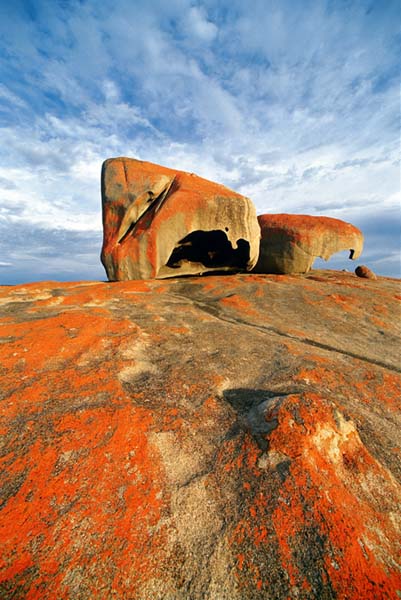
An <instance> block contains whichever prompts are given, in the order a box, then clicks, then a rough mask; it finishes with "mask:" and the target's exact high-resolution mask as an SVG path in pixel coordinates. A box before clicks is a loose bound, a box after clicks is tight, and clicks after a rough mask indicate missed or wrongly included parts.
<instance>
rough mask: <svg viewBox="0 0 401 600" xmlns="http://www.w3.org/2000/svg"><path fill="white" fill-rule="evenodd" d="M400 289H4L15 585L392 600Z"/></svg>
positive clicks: (244, 278) (3, 488) (174, 598)
mask: <svg viewBox="0 0 401 600" xmlns="http://www.w3.org/2000/svg"><path fill="white" fill-rule="evenodd" d="M400 300H401V296H400V289H399V281H395V280H389V279H385V278H378V279H377V280H372V281H371V280H366V279H360V278H358V277H356V276H355V275H354V274H350V273H340V272H333V271H332V272H324V271H313V272H311V273H310V274H308V275H306V276H304V277H296V276H285V275H278V276H277V275H268V276H265V275H255V274H252V273H251V274H246V275H226V276H224V277H220V276H213V275H212V276H210V277H199V278H197V277H193V278H185V279H183V278H176V279H168V280H164V281H160V280H151V281H129V282H119V283H95V282H86V283H85V282H81V283H56V282H44V283H35V284H30V285H24V286H16V287H12V286H10V287H2V288H0V323H1V329H0V342H1V344H0V372H1V389H0V394H1V401H2V413H1V441H2V456H1V460H2V468H1V471H0V494H1V503H2V504H1V506H2V510H1V513H0V597H1V598H2V599H11V598H13V599H14V598H15V599H17V598H18V599H22V598H24V599H25V598H32V599H35V598H40V599H41V600H53V599H54V598H60V599H74V600H75V599H79V600H92V599H94V598H96V599H99V600H109V599H111V598H113V599H116V600H120V599H121V600H126V599H128V598H129V599H133V600H134V599H135V600H266V599H268V598H271V599H275V600H287V599H288V598H291V599H293V598H294V599H295V598H297V599H300V600H311V599H312V600H313V599H315V600H321V599H322V598H324V599H333V600H334V599H337V600H340V599H342V600H361V599H366V600H367V599H376V598H377V599H388V600H390V599H394V598H397V592H398V593H399V590H401V577H400V565H399V557H400V540H401V535H400V524H401V518H400V516H401V515H400V506H401V486H400V481H401V468H400V447H399V444H400V435H399V432H400V425H401V423H400V398H401V393H400V388H401V385H400V362H399V347H400V337H401V330H400V327H401V323H400V319H399V318H398V317H399V307H400Z"/></svg>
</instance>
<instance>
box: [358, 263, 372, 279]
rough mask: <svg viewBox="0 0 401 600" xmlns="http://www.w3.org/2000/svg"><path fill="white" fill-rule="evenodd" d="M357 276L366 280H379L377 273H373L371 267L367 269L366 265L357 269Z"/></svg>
mask: <svg viewBox="0 0 401 600" xmlns="http://www.w3.org/2000/svg"><path fill="white" fill-rule="evenodd" d="M355 275H357V276H358V277H364V278H365V279H377V276H376V273H373V271H371V270H370V269H369V267H366V266H365V265H359V266H358V267H357V268H356V269H355Z"/></svg>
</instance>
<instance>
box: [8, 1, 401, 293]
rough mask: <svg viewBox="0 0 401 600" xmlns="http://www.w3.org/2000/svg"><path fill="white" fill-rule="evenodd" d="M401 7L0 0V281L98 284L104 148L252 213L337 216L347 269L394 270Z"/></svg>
mask: <svg viewBox="0 0 401 600" xmlns="http://www.w3.org/2000/svg"><path fill="white" fill-rule="evenodd" d="M400 17H401V3H400V2H399V0H394V1H393V0H205V1H204V2H196V1H194V0H147V1H145V0H141V1H139V0H112V1H111V0H101V1H99V0H52V1H49V0H12V1H9V0H0V127H1V132H0V284H15V283H21V282H28V281H36V280H59V281H60V280H84V279H95V280H104V279H105V272H104V270H103V267H102V265H101V263H100V259H99V255H100V249H101V243H102V222H101V197H100V170H101V165H102V162H103V161H104V160H105V159H106V158H110V157H115V156H128V157H132V158H139V159H141V160H147V161H151V162H155V163H158V164H163V165H165V166H168V167H171V168H177V169H180V170H184V171H190V172H194V173H197V174H198V175H200V176H202V177H206V178H208V179H211V180H213V181H217V182H219V183H223V184H225V185H227V186H228V187H231V188H233V189H234V190H236V191H238V192H240V193H242V194H244V195H246V196H248V197H250V198H251V199H252V200H253V202H254V204H255V206H256V210H257V213H258V214H263V213H281V212H287V213H298V214H310V215H326V216H330V217H335V218H338V219H343V220H345V221H348V222H351V223H353V224H354V225H356V226H357V227H359V228H360V229H361V230H362V232H363V233H364V235H365V249H364V252H363V254H362V257H361V258H360V259H359V260H358V263H357V264H366V265H368V266H369V267H370V268H371V269H373V270H374V271H375V272H376V273H378V274H380V275H385V276H392V277H401V267H400V232H401V206H400V169H399V167H400V165H399V151H400V139H399V132H400V87H399V84H400V81H399V67H400V65H399V57H400V56H401V53H400V50H401V34H400V28H399V24H400ZM324 265H325V263H324V262H323V261H318V262H317V263H316V265H315V266H319V268H321V267H322V266H324ZM327 266H328V267H329V268H341V269H342V268H346V269H348V270H353V269H354V268H355V266H356V264H354V262H352V261H349V260H348V258H347V256H346V253H341V254H339V255H337V257H334V258H333V259H332V260H330V261H329V262H328V263H327Z"/></svg>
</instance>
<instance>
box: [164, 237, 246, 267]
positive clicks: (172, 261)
mask: <svg viewBox="0 0 401 600" xmlns="http://www.w3.org/2000/svg"><path fill="white" fill-rule="evenodd" d="M249 252H250V246H249V242H247V241H246V240H243V239H242V238H241V239H239V240H237V248H233V247H232V244H231V242H230V240H229V239H228V238H227V234H226V233H225V232H224V231H220V230H213V231H202V230H197V231H193V232H192V233H190V234H189V235H187V236H185V237H184V238H183V239H182V240H180V241H179V242H178V244H177V245H176V247H175V248H174V250H173V252H172V253H171V256H170V258H169V259H168V261H167V265H166V266H167V267H170V268H172V269H179V268H180V266H181V264H182V262H183V261H188V262H197V263H202V264H203V265H204V266H205V267H207V268H214V269H219V268H222V269H223V268H226V267H229V268H232V269H246V266H247V264H248V261H249Z"/></svg>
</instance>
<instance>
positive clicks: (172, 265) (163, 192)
mask: <svg viewBox="0 0 401 600" xmlns="http://www.w3.org/2000/svg"><path fill="white" fill-rule="evenodd" d="M102 206H103V230H104V238H103V248H102V256H101V258H102V262H103V265H104V267H105V269H106V272H107V276H108V278H109V279H110V280H127V279H150V278H165V277H176V276H177V275H189V274H197V275H199V274H201V273H204V272H207V271H249V270H251V269H252V268H253V267H254V266H255V264H256V261H257V258H258V254H259V240H260V228H259V225H258V221H257V218H256V212H255V208H254V206H253V204H252V202H251V201H250V200H249V198H245V197H244V196H241V195H240V194H237V193H236V192H233V191H232V190H230V189H228V188H226V187H224V186H223V185H219V184H217V183H213V182H211V181H207V180H206V179H202V178H201V177H198V176H197V175H194V174H193V173H185V172H183V171H176V170H173V169H168V168H166V167H162V166H159V165H154V164H152V163H148V162H143V161H140V160H134V159H130V158H113V159H109V160H106V161H105V163H104V164H103V169H102Z"/></svg>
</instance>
